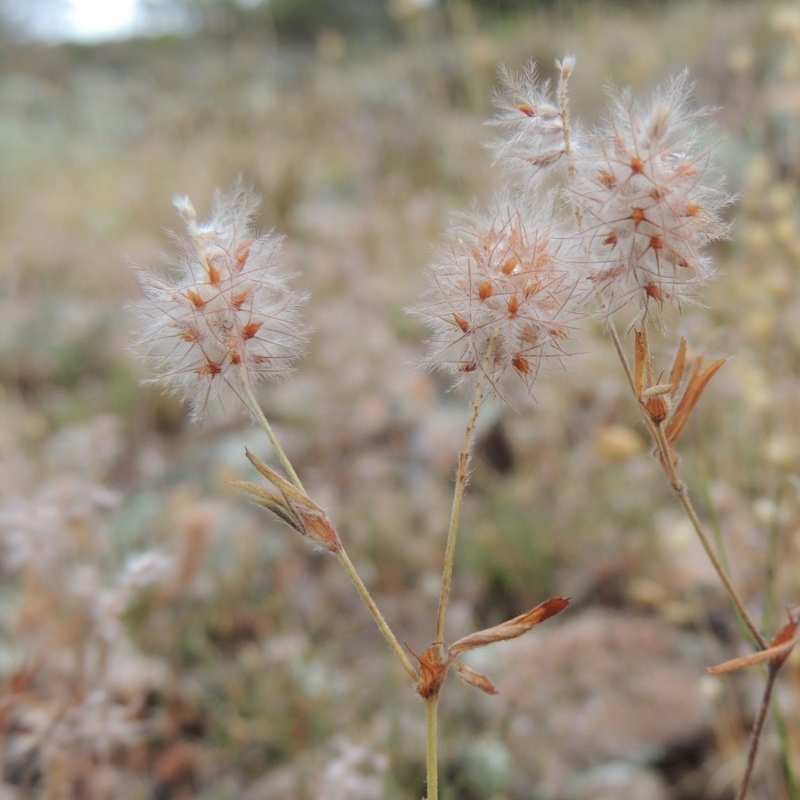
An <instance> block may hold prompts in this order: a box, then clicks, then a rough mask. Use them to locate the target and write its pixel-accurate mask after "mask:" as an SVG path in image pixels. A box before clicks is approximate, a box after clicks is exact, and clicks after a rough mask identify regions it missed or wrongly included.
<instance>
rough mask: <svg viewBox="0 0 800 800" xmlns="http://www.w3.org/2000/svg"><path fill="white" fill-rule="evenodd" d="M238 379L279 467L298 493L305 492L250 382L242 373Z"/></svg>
mask: <svg viewBox="0 0 800 800" xmlns="http://www.w3.org/2000/svg"><path fill="white" fill-rule="evenodd" d="M239 377H240V383H241V387H242V391H243V392H244V393H245V397H246V399H247V404H248V406H247V407H248V408H249V409H250V411H252V412H253V414H254V415H255V417H256V419H257V420H258V422H259V424H260V425H261V427H262V428H263V429H264V432H265V433H266V434H267V438H268V439H269V441H270V444H271V445H272V448H273V450H274V451H275V455H277V456H278V460H279V461H280V462H281V466H282V467H283V469H284V471H285V472H286V475H287V477H288V478H289V480H290V481H291V482H292V483H293V484H294V485H295V486H296V487H297V488H298V489H300V491H303V492H305V489H304V488H303V484H302V482H301V481H300V478H299V477H298V475H297V472H295V469H294V467H293V466H292V462H291V461H289V456H287V455H286V451H285V450H284V449H283V447H282V446H281V443H280V442H279V441H278V437H277V436H276V435H275V431H273V430H272V426H271V425H270V424H269V420H268V419H267V417H266V415H265V414H264V412H263V411H262V410H261V406H260V405H259V403H258V401H257V400H256V398H255V395H254V394H253V389H252V387H251V386H250V381H249V380H247V376H246V375H245V374H243V373H240V375H239Z"/></svg>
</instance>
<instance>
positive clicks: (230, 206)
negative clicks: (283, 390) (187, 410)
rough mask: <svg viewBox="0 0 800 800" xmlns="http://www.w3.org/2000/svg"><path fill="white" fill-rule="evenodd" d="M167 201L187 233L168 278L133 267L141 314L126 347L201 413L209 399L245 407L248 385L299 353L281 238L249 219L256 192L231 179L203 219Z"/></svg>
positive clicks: (295, 298) (185, 202) (284, 369)
mask: <svg viewBox="0 0 800 800" xmlns="http://www.w3.org/2000/svg"><path fill="white" fill-rule="evenodd" d="M174 205H175V207H176V209H177V210H178V212H179V213H180V214H181V216H182V217H183V219H184V222H185V225H186V231H187V234H188V241H179V242H178V244H179V252H178V255H177V257H176V259H175V264H174V267H175V270H174V275H173V276H172V277H171V278H160V277H156V276H154V275H152V274H150V273H149V272H145V271H140V273H139V279H140V282H141V284H142V288H143V290H144V298H143V299H142V300H141V301H140V302H139V303H138V304H137V305H136V308H137V310H138V312H139V313H140V315H141V317H143V318H144V320H145V326H144V329H143V331H142V333H141V335H140V336H139V339H138V341H137V343H136V349H137V350H138V351H139V352H140V353H143V354H144V355H146V356H148V357H149V358H151V359H152V360H153V361H154V362H155V365H156V368H157V370H158V373H159V374H158V376H157V377H155V378H153V379H152V382H157V383H162V384H165V385H166V386H168V387H169V388H170V389H172V390H173V391H177V392H179V393H180V394H181V395H182V396H183V397H184V399H186V400H188V401H189V402H190V404H191V409H192V416H193V418H195V419H200V418H202V416H203V414H204V412H205V411H206V408H207V405H208V402H209V400H210V399H213V400H214V401H216V402H218V403H220V404H222V405H223V406H227V405H228V404H229V403H230V402H232V401H236V402H237V404H239V402H241V403H243V405H244V407H245V408H250V403H249V401H248V399H247V394H248V391H247V390H248V389H252V387H253V386H254V385H255V384H256V383H258V382H259V381H261V380H262V379H264V378H270V379H276V378H281V377H284V376H285V375H286V374H287V373H288V371H289V369H290V367H291V365H292V363H293V362H294V361H295V360H296V359H297V358H298V357H299V356H300V355H301V353H302V351H303V348H304V345H305V340H306V334H305V331H304V330H303V328H302V327H301V326H300V324H299V315H298V311H299V306H300V304H301V302H302V300H303V299H304V298H303V297H302V296H301V295H298V294H297V293H295V292H293V291H292V290H291V289H290V287H289V285H288V276H287V274H286V273H285V272H284V271H283V269H282V267H281V265H280V262H279V256H280V251H281V240H280V238H278V237H277V236H275V235H273V234H266V235H261V236H259V235H257V234H256V233H255V232H254V231H253V229H252V226H251V221H252V217H253V215H254V213H255V211H256V210H257V207H258V201H257V199H256V198H255V197H254V196H253V195H252V194H251V193H250V192H248V191H246V190H245V189H244V188H242V187H241V185H237V186H236V187H235V188H234V190H233V191H232V192H231V193H230V194H228V195H220V194H218V195H217V196H216V198H215V201H214V206H213V209H212V213H211V216H210V219H209V220H208V221H207V222H205V223H202V224H198V222H197V219H196V215H195V211H194V208H193V207H192V204H191V202H190V201H189V198H188V197H178V198H176V200H175V202H174Z"/></svg>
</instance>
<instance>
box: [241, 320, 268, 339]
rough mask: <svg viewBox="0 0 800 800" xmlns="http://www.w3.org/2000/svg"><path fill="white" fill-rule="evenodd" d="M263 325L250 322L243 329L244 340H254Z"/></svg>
mask: <svg viewBox="0 0 800 800" xmlns="http://www.w3.org/2000/svg"><path fill="white" fill-rule="evenodd" d="M263 324H264V323H263V322H248V323H247V325H245V326H244V328H242V338H243V339H252V338H253V337H254V336H255V335H256V334H257V333H258V330H259V328H260V327H261V326H262V325H263Z"/></svg>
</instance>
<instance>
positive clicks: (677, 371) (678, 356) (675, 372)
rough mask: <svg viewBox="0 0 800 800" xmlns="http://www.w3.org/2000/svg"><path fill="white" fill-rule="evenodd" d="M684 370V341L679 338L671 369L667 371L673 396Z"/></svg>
mask: <svg viewBox="0 0 800 800" xmlns="http://www.w3.org/2000/svg"><path fill="white" fill-rule="evenodd" d="M685 369H686V339H684V338H683V337H681V343H680V344H679V345H678V352H677V353H675V360H674V361H673V362H672V369H670V371H669V382H670V383H671V384H672V386H673V389H672V391H673V394H674V393H675V392H677V391H678V387H679V386H680V385H681V379H682V378H683V371H684V370H685Z"/></svg>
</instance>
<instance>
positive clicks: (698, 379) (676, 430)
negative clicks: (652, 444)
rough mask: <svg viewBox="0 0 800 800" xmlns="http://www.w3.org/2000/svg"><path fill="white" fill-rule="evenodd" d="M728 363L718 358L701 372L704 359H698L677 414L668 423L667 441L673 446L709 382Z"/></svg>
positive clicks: (676, 410)
mask: <svg viewBox="0 0 800 800" xmlns="http://www.w3.org/2000/svg"><path fill="white" fill-rule="evenodd" d="M726 361H727V359H726V358H718V359H717V360H716V361H714V362H712V363H711V364H710V365H709V366H708V367H707V368H706V369H705V370H703V371H702V372H701V371H700V370H701V369H702V366H703V359H702V358H698V359H697V361H695V363H694V364H693V365H692V371H691V374H690V375H689V382H688V384H687V385H686V391H685V392H684V393H683V396H682V397H681V399H680V401H679V402H678V407H677V408H676V409H675V413H674V414H673V415H672V416H671V417H670V420H669V422H668V423H667V427H666V430H665V431H664V433H665V434H666V437H667V441H668V442H669V443H670V444H672V443H673V442H674V441H675V440H676V439H677V438H678V437H679V436H680V435H681V431H683V429H684V428H685V427H686V423H687V422H688V421H689V417H691V415H692V411H694V407H695V406H696V405H697V401H698V400H699V399H700V395H701V394H702V393H703V390H704V389H705V388H706V386H708V382H709V381H710V380H711V379H712V378H713V377H714V375H716V374H717V372H718V370H719V369H720V367H721V366H722V365H723V364H724V363H725V362H726Z"/></svg>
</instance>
